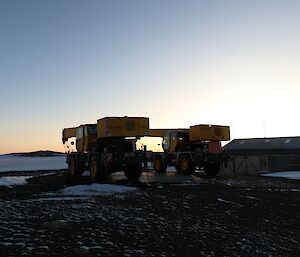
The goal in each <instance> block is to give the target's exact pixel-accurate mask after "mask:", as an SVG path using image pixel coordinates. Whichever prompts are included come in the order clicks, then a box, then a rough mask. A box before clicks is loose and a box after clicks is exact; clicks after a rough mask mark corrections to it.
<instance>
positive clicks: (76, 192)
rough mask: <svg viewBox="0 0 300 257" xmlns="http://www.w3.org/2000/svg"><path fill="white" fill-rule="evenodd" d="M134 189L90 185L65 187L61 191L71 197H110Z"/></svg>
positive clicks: (133, 188) (107, 185)
mask: <svg viewBox="0 0 300 257" xmlns="http://www.w3.org/2000/svg"><path fill="white" fill-rule="evenodd" d="M136 189H137V188H135V187H127V186H120V185H110V184H96V183H94V184H91V185H77V186H71V187H66V188H64V189H63V190H62V193H63V194H64V195H73V196H93V195H110V194H115V193H125V192H130V191H135V190H136Z"/></svg>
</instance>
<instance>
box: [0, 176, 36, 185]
mask: <svg viewBox="0 0 300 257" xmlns="http://www.w3.org/2000/svg"><path fill="white" fill-rule="evenodd" d="M29 178H32V176H16V177H15V176H11V177H0V186H13V185H24V184H26V183H27V181H26V180H27V179H29Z"/></svg>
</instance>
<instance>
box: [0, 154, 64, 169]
mask: <svg viewBox="0 0 300 257" xmlns="http://www.w3.org/2000/svg"><path fill="white" fill-rule="evenodd" d="M66 168H67V164H66V157H65V156H51V157H20V156H13V155H9V156H8V155H2V156H0V172H4V171H27V170H60V169H66Z"/></svg>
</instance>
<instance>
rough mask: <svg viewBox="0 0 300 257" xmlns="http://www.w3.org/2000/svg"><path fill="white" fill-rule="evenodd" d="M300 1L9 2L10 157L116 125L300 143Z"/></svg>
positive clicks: (3, 138) (3, 23) (5, 67)
mask: <svg viewBox="0 0 300 257" xmlns="http://www.w3.org/2000/svg"><path fill="white" fill-rule="evenodd" d="M299 13H300V1H297V0H285V1H278V0H251V1H250V0H244V1H240V0H236V1H233V0H211V1H209V0H202V1H201V0H197V1H193V0H185V1H183V0H180V1H178V0H172V1H171V0H144V1H140V0H119V1H117V0H107V1H105V0H97V1H96V0H89V1H84V0H42V1H41V0H26V1H23V0H1V1H0V92H1V94H0V97H1V100H0V121H1V123H0V124H1V129H0V132H1V133H0V142H1V143H0V154H1V153H9V152H22V151H34V150H40V149H44V150H45V149H49V150H58V151H63V149H64V148H63V146H62V143H61V131H62V129H63V128H66V127H73V126H77V125H80V124H84V123H96V121H97V119H100V118H102V117H107V116H125V115H126V116H144V117H149V118H150V126H151V127H152V128H185V127H189V126H191V125H196V124H219V125H229V126H230V127H231V138H232V139H234V138H248V137H276V136H300V119H299V118H298V111H300V101H299V96H300V72H299V71H300V47H299V46H300V15H299Z"/></svg>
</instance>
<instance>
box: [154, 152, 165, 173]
mask: <svg viewBox="0 0 300 257" xmlns="http://www.w3.org/2000/svg"><path fill="white" fill-rule="evenodd" d="M153 165H154V170H155V171H156V172H158V173H164V172H166V170H167V165H166V164H165V163H164V162H163V160H162V157H161V156H155V157H154V159H153Z"/></svg>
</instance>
